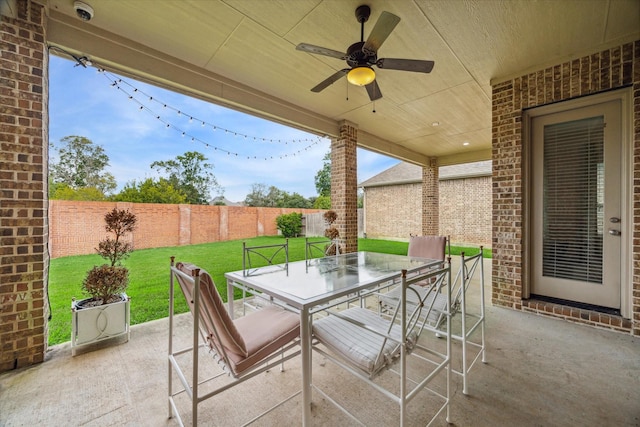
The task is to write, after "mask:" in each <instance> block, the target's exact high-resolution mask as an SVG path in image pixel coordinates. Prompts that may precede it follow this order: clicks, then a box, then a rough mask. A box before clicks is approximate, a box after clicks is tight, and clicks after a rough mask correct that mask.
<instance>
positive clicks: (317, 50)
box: [296, 43, 347, 59]
mask: <svg viewBox="0 0 640 427" xmlns="http://www.w3.org/2000/svg"><path fill="white" fill-rule="evenodd" d="M296 50H301V51H303V52H307V53H313V54H316V55H324V56H329V57H331V58H337V59H347V54H346V53H343V52H338V51H337V50H333V49H327V48H326V47H320V46H315V45H312V44H308V43H300V44H299V45H298V46H296Z"/></svg>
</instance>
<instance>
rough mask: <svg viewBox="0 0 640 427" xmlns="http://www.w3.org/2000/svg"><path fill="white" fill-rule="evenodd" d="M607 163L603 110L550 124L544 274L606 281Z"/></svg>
mask: <svg viewBox="0 0 640 427" xmlns="http://www.w3.org/2000/svg"><path fill="white" fill-rule="evenodd" d="M603 167H604V117H603V116H600V117H591V118H586V119H582V120H574V121H569V122H564V123H556V124H550V125H546V126H544V162H543V175H544V177H543V185H544V189H543V217H544V223H543V231H542V274H543V275H544V276H547V277H557V278H564V279H576V280H582V281H585V282H591V283H598V284H599V283H602V237H603V236H602V232H603V219H604V216H603V214H604V206H603V204H604V174H603V172H604V169H603Z"/></svg>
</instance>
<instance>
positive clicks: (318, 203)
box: [313, 196, 331, 209]
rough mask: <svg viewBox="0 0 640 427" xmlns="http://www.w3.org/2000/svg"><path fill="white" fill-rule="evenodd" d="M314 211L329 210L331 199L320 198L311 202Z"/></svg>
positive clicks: (327, 197)
mask: <svg viewBox="0 0 640 427" xmlns="http://www.w3.org/2000/svg"><path fill="white" fill-rule="evenodd" d="M313 208H314V209H331V197H330V196H320V197H318V198H317V199H316V200H315V202H313Z"/></svg>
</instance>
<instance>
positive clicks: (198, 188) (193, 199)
mask: <svg viewBox="0 0 640 427" xmlns="http://www.w3.org/2000/svg"><path fill="white" fill-rule="evenodd" d="M207 160H208V159H207V158H206V157H205V156H204V155H203V154H202V153H199V152H197V151H187V152H186V153H184V154H183V155H178V156H177V157H176V158H175V159H173V160H166V161H155V162H153V163H151V168H152V169H156V170H157V171H159V172H160V173H162V172H164V173H166V174H167V176H166V179H167V180H168V181H169V183H170V184H171V185H172V186H173V187H174V188H175V189H176V190H178V191H180V192H181V193H183V194H184V195H185V196H186V198H187V203H191V204H194V205H206V204H209V200H210V199H211V193H212V192H216V193H219V194H222V192H223V190H222V187H220V185H219V184H218V181H217V180H216V177H215V176H214V175H213V173H212V172H211V171H210V169H213V165H212V164H210V163H205V162H206V161H207Z"/></svg>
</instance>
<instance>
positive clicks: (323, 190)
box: [315, 151, 331, 197]
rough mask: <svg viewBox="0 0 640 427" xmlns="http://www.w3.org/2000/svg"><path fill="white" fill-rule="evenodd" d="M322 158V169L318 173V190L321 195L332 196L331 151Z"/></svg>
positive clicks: (316, 179) (316, 180)
mask: <svg viewBox="0 0 640 427" xmlns="http://www.w3.org/2000/svg"><path fill="white" fill-rule="evenodd" d="M322 160H323V164H322V169H320V170H319V171H318V173H316V178H315V183H316V190H317V191H318V195H319V196H326V197H331V151H329V152H327V154H325V155H324V157H323V158H322Z"/></svg>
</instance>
